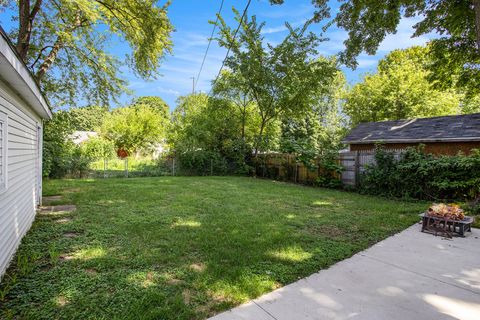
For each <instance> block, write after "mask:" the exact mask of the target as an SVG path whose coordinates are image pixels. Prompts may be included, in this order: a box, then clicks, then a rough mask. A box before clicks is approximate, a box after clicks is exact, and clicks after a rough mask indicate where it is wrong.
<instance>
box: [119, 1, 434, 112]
mask: <svg viewBox="0 0 480 320" xmlns="http://www.w3.org/2000/svg"><path fill="white" fill-rule="evenodd" d="M246 2H247V1H246V0H225V3H224V6H223V10H222V16H223V17H224V18H225V19H226V20H227V22H228V23H229V24H230V25H232V26H235V22H234V21H233V12H232V10H231V8H232V6H235V7H236V8H237V9H238V10H240V11H241V10H243V8H244V6H245V4H246ZM334 3H336V1H334ZM219 5H220V0H215V1H212V0H173V2H172V5H171V7H170V9H169V17H170V19H171V22H172V23H173V25H174V26H175V28H176V32H175V33H174V34H173V42H174V48H173V55H171V56H168V57H167V58H166V60H165V62H164V63H163V64H162V67H161V68H160V72H161V73H162V74H163V76H162V77H160V78H158V79H157V80H154V81H151V82H145V81H143V80H140V79H137V78H135V77H134V76H133V75H132V74H131V73H128V72H127V73H125V76H126V77H127V78H128V79H129V82H130V88H131V89H132V90H133V91H134V92H135V94H136V95H158V96H161V97H162V98H163V99H164V100H165V101H167V103H168V104H169V105H170V106H171V108H173V107H174V106H175V100H176V99H177V98H178V96H180V95H185V94H188V93H190V92H191V91H192V79H191V77H193V76H195V77H196V76H197V73H198V71H199V68H200V64H201V61H202V58H203V54H204V52H205V49H206V46H207V43H208V37H209V36H210V33H211V30H212V25H210V24H209V23H208V21H209V20H213V19H214V18H215V13H216V11H217V10H218V9H219ZM313 9H314V8H313V6H312V4H311V0H286V1H285V4H283V5H281V6H272V5H270V4H269V2H268V0H253V1H252V3H251V5H250V9H249V15H256V16H257V19H258V20H259V21H265V22H266V26H265V28H264V36H265V39H266V40H267V41H269V42H271V43H278V42H280V41H281V40H282V39H283V38H284V37H285V36H286V34H287V32H286V28H285V25H284V23H285V21H288V22H289V23H291V24H292V25H294V26H299V25H302V24H303V23H304V21H305V20H306V19H308V18H310V17H311V16H312V12H313ZM417 21H418V20H416V19H403V20H402V21H401V23H400V25H399V28H398V32H397V33H396V34H395V35H391V36H388V37H387V38H386V39H385V40H384V42H383V43H382V44H381V46H380V48H379V50H378V52H377V54H376V55H375V56H368V55H361V56H360V57H359V58H358V62H359V66H358V68H357V69H356V70H355V71H353V70H350V69H348V68H343V70H344V72H345V73H346V76H347V79H348V81H349V83H355V82H357V81H359V80H361V77H362V75H363V74H364V73H365V72H369V71H374V70H375V68H376V66H377V62H378V60H379V59H381V58H382V57H383V56H384V55H385V54H386V53H388V52H390V51H391V50H394V49H397V48H407V47H410V46H412V45H421V44H424V43H426V42H427V41H428V40H429V37H417V38H411V35H412V33H413V29H412V25H414V24H415V23H416V22H417ZM311 30H312V31H314V32H317V33H320V32H321V26H320V25H313V26H312V27H311ZM325 36H326V37H328V38H329V39H330V40H329V41H327V42H323V43H322V44H321V45H320V47H319V48H318V49H319V52H320V53H321V54H323V55H333V54H336V53H338V52H339V51H341V50H343V48H344V46H343V41H344V40H345V39H346V37H347V35H346V32H345V31H343V30H340V29H338V28H335V27H332V28H331V29H330V30H329V31H328V32H326V33H325ZM225 54H226V50H225V49H223V48H219V47H218V46H217V44H216V43H214V42H212V45H211V47H210V50H209V54H208V56H207V60H206V62H205V66H204V68H203V71H202V74H201V76H200V79H199V81H198V83H197V86H196V89H197V91H203V92H208V90H209V89H210V83H211V81H212V79H214V78H215V76H216V74H217V73H218V70H219V68H220V66H221V63H222V60H223V58H224V57H225ZM128 99H131V98H130V97H123V98H122V100H123V101H128Z"/></svg>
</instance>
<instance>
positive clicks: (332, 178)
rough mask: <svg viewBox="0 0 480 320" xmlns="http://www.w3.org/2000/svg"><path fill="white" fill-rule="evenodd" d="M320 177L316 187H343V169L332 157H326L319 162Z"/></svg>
mask: <svg viewBox="0 0 480 320" xmlns="http://www.w3.org/2000/svg"><path fill="white" fill-rule="evenodd" d="M319 167H320V168H319V177H318V178H317V180H316V181H315V185H317V186H319V187H326V188H340V187H342V180H341V179H340V175H341V174H342V171H343V167H342V166H341V165H340V164H338V162H337V161H336V159H335V158H334V157H331V156H327V157H324V158H322V159H321V160H320V162H319Z"/></svg>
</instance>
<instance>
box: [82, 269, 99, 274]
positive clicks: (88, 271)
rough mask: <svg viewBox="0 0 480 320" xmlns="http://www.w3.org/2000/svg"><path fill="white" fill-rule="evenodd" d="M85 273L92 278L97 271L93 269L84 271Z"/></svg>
mask: <svg viewBox="0 0 480 320" xmlns="http://www.w3.org/2000/svg"><path fill="white" fill-rule="evenodd" d="M85 272H86V273H88V274H89V275H92V276H95V275H97V274H98V271H97V270H95V269H93V268H88V269H85Z"/></svg>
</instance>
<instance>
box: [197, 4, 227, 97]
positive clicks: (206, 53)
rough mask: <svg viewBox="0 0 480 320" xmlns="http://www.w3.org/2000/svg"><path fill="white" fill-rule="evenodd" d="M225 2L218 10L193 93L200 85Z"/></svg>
mask: <svg viewBox="0 0 480 320" xmlns="http://www.w3.org/2000/svg"><path fill="white" fill-rule="evenodd" d="M224 1H225V0H222V2H221V3H220V8H219V9H218V12H217V14H216V17H217V19H216V20H215V24H214V25H213V29H212V34H211V35H210V38H209V39H208V45H207V50H205V54H204V55H203V60H202V64H201V65H200V70H198V74H197V80H194V81H195V82H194V84H193V92H195V88H196V87H197V84H198V79H200V74H201V73H202V70H203V65H204V64H205V60H206V59H207V55H208V50H209V49H210V44H211V43H212V39H213V35H214V34H215V29H216V28H217V23H218V18H219V16H220V13H221V12H222V8H223V2H224Z"/></svg>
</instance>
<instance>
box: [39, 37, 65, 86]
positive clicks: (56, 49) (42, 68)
mask: <svg viewBox="0 0 480 320" xmlns="http://www.w3.org/2000/svg"><path fill="white" fill-rule="evenodd" d="M61 48H62V39H61V38H60V37H58V38H57V40H56V41H55V44H54V45H53V47H52V50H50V53H49V54H48V56H47V58H46V59H45V61H43V63H42V65H41V66H40V68H39V69H38V71H37V74H36V78H37V81H38V82H40V81H41V80H42V78H43V76H45V74H46V73H47V71H48V69H50V67H51V66H52V64H53V63H54V62H55V59H56V58H57V55H58V52H59V51H60V49H61Z"/></svg>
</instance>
